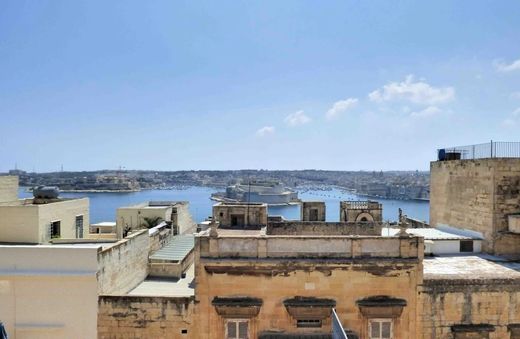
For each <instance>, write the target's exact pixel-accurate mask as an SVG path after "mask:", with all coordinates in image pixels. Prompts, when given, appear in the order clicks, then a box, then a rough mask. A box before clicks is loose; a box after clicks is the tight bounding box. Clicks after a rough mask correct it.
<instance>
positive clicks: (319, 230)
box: [266, 221, 383, 235]
mask: <svg viewBox="0 0 520 339" xmlns="http://www.w3.org/2000/svg"><path fill="white" fill-rule="evenodd" d="M382 227H383V224H382V223H379V222H371V223H347V222H314V221H279V222H269V224H268V225H267V229H266V233H267V234H269V235H355V234H357V235H381V229H382Z"/></svg>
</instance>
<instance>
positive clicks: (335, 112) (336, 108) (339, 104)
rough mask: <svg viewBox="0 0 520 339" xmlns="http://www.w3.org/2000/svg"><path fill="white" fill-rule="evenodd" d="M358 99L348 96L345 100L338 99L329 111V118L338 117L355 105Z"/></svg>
mask: <svg viewBox="0 0 520 339" xmlns="http://www.w3.org/2000/svg"><path fill="white" fill-rule="evenodd" d="M358 101H359V100H358V99H356V98H348V99H345V100H340V101H336V102H335V103H334V105H332V108H331V109H329V110H328V111H327V114H326V117H327V119H328V120H331V119H334V118H336V117H338V116H339V115H340V114H341V113H342V112H345V111H347V110H349V109H351V108H353V107H355V106H356V105H357V103H358Z"/></svg>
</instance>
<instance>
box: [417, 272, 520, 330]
mask: <svg viewBox="0 0 520 339" xmlns="http://www.w3.org/2000/svg"><path fill="white" fill-rule="evenodd" d="M419 302H420V304H421V305H420V309H422V312H421V314H420V320H419V332H420V333H422V336H421V337H420V338H422V339H438V338H439V339H442V338H446V339H448V338H449V339H452V338H489V339H507V338H516V337H514V336H511V332H510V328H511V325H517V324H519V323H520V285H519V282H518V281H506V280H491V279H490V280H487V281H477V280H425V281H424V284H423V286H422V287H421V288H420V289H419ZM457 328H463V331H461V330H460V329H459V331H458V332H456V331H457Z"/></svg>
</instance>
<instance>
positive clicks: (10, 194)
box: [0, 175, 18, 203]
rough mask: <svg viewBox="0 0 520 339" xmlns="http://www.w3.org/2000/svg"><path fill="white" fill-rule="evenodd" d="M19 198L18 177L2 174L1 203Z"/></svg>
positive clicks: (0, 182) (0, 176)
mask: <svg viewBox="0 0 520 339" xmlns="http://www.w3.org/2000/svg"><path fill="white" fill-rule="evenodd" d="M16 200H18V177H17V176H14V175H0V203H3V202H9V201H16Z"/></svg>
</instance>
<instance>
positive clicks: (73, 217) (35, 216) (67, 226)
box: [0, 177, 89, 244]
mask: <svg viewBox="0 0 520 339" xmlns="http://www.w3.org/2000/svg"><path fill="white" fill-rule="evenodd" d="M0 188H1V191H3V192H4V193H3V196H4V202H2V203H0V242H4V243H27V244H44V243H49V242H50V241H51V240H52V239H59V238H66V239H75V238H83V237H84V236H85V234H86V233H87V232H86V230H84V225H89V200H88V198H81V199H62V198H52V199H45V198H31V199H20V200H18V199H17V194H18V181H17V180H15V179H13V177H0ZM6 192H8V193H6ZM13 192H16V196H15V199H14V200H13ZM6 197H8V198H6ZM7 200H8V201H7Z"/></svg>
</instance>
